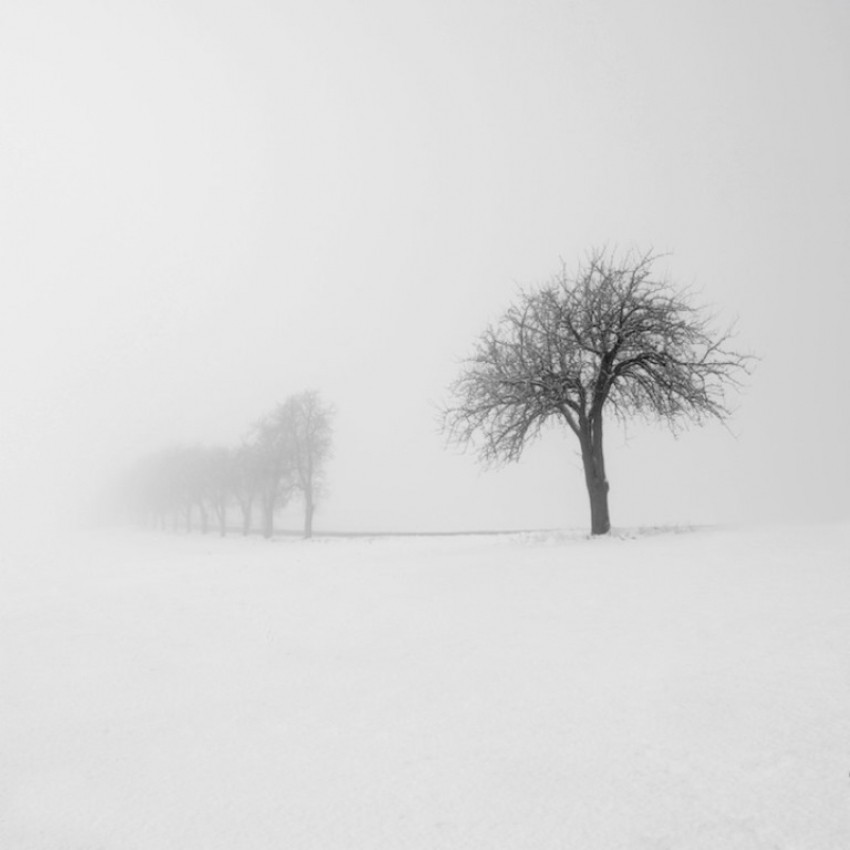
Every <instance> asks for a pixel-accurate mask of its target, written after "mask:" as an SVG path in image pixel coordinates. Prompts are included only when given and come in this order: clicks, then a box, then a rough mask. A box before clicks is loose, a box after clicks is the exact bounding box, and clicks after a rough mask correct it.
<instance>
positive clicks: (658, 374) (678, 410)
mask: <svg viewBox="0 0 850 850" xmlns="http://www.w3.org/2000/svg"><path fill="white" fill-rule="evenodd" d="M656 260H657V257H656V255H654V254H652V253H647V254H634V253H629V254H626V255H625V256H623V257H622V258H621V259H618V257H617V256H616V255H615V253H613V252H609V251H607V250H596V251H594V252H593V253H592V254H591V255H590V258H589V260H588V262H587V263H586V265H584V266H581V267H580V268H579V270H578V273H577V274H576V276H575V277H570V276H569V275H568V274H567V273H566V271H565V270H562V271H561V272H560V273H559V274H558V275H557V276H556V277H555V278H554V279H553V280H552V281H551V283H549V284H548V285H546V286H543V287H541V288H539V289H537V290H533V291H527V292H524V293H522V294H521V295H520V297H519V299H518V301H517V303H516V304H515V305H514V306H512V307H510V308H509V309H508V310H507V312H506V313H505V314H504V315H503V316H502V318H501V319H500V320H499V321H498V322H497V323H496V324H495V325H493V326H491V327H490V328H488V329H487V330H486V331H485V332H484V333H483V335H482V336H481V337H480V339H479V340H478V343H477V345H476V347H475V350H474V353H473V355H472V356H471V357H470V358H469V359H468V361H467V362H466V365H465V368H464V369H463V371H462V373H461V375H460V377H459V378H458V379H457V380H456V381H455V383H454V384H453V385H452V388H451V401H450V403H449V404H448V405H447V406H446V408H445V409H444V411H443V426H444V429H445V430H446V432H447V433H448V435H449V437H450V439H452V440H453V441H455V442H457V443H459V444H461V445H463V446H470V445H471V446H474V447H476V448H477V450H478V453H479V455H480V456H481V458H482V459H483V460H484V461H486V462H496V461H502V462H505V461H514V460H517V459H518V458H519V457H520V455H521V454H522V451H523V449H524V448H525V446H526V444H527V443H528V442H529V441H530V440H531V439H532V438H534V437H536V436H537V435H538V433H539V432H540V429H541V427H542V426H543V424H544V423H545V422H547V421H549V420H550V419H554V420H556V421H560V422H562V423H564V424H565V425H566V426H567V427H568V428H569V429H570V430H571V431H572V432H573V433H574V434H575V436H576V438H577V439H578V442H579V446H580V449H581V458H582V463H583V467H584V478H585V484H586V486H587V491H588V496H589V500H590V515H591V533H592V534H605V533H607V532H608V531H609V530H610V528H611V522H610V517H609V512H608V487H609V485H608V478H607V476H606V473H605V458H604V453H603V445H602V433H603V413H604V411H606V410H608V411H610V412H611V413H612V414H613V415H614V416H615V417H617V418H618V419H621V420H625V419H628V418H630V417H632V416H635V415H641V416H645V417H649V418H657V419H661V420H664V421H666V422H667V423H668V424H669V425H670V426H671V427H673V428H675V427H676V426H677V425H678V424H679V423H680V422H682V421H683V420H690V421H693V422H696V423H697V424H701V423H702V422H704V421H705V420H707V419H717V420H721V421H722V420H725V419H726V418H727V416H728V415H729V412H730V411H729V408H728V406H727V404H726V397H725V389H726V387H728V386H729V385H732V386H737V385H739V379H740V377H741V376H742V375H743V374H744V373H745V372H746V371H747V368H748V365H749V363H750V361H751V360H752V358H751V357H750V356H748V355H745V354H740V353H737V352H735V351H734V350H732V349H730V347H729V344H730V340H731V335H730V332H728V331H727V332H718V331H716V330H715V329H714V328H713V326H712V321H711V317H710V316H708V315H706V314H705V312H704V311H703V310H702V309H700V308H697V307H694V306H692V305H690V304H689V303H688V302H687V300H686V299H685V298H684V297H683V296H682V295H680V294H679V293H678V292H677V291H676V290H675V289H674V288H673V287H671V286H670V285H669V284H668V283H667V282H665V281H664V280H661V279H659V278H658V277H656V276H655V275H654V273H653V265H654V264H655V262H656Z"/></svg>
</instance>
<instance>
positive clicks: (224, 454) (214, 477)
mask: <svg viewBox="0 0 850 850" xmlns="http://www.w3.org/2000/svg"><path fill="white" fill-rule="evenodd" d="M204 455H205V475H204V479H205V480H204V482H203V483H204V485H205V486H204V490H205V496H206V501H207V502H208V504H209V505H210V507H211V508H212V511H213V514H214V515H215V518H216V520H217V522H218V533H219V534H220V535H221V536H222V537H224V536H225V535H226V534H227V506H228V504H229V502H230V500H231V498H232V497H233V493H234V477H235V470H234V467H235V464H234V454H233V452H232V451H231V450H230V449H228V448H227V447H225V446H214V447H213V448H209V449H206V450H205V452H204Z"/></svg>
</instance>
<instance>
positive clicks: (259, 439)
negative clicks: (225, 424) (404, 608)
mask: <svg viewBox="0 0 850 850" xmlns="http://www.w3.org/2000/svg"><path fill="white" fill-rule="evenodd" d="M332 417H333V411H332V409H331V408H330V406H328V405H327V404H325V403H324V402H323V400H322V398H321V396H320V395H319V393H318V392H316V391H314V390H308V391H306V392H302V393H298V394H296V395H292V396H289V398H287V399H286V400H285V401H284V402H282V403H281V404H279V405H277V407H275V408H274V410H272V411H271V412H270V413H268V414H266V415H265V416H263V417H262V418H261V419H260V420H259V421H257V422H256V423H255V424H254V425H253V426H252V427H251V428H250V430H249V432H248V434H247V435H246V437H245V438H244V439H243V440H242V442H241V444H240V445H239V446H237V447H228V446H185V445H174V446H169V447H167V448H164V449H162V450H160V451H158V452H155V453H153V454H150V455H148V456H147V457H144V458H142V459H140V460H139V461H138V462H137V463H136V465H135V466H134V468H133V469H132V470H131V471H130V472H129V473H128V474H127V475H126V476H125V478H124V479H123V481H122V483H121V485H120V488H121V495H122V502H123V503H124V504H125V505H126V506H127V507H128V508H129V509H130V510H131V511H132V512H133V513H134V514H135V516H136V517H137V518H138V519H139V520H140V521H142V522H144V523H145V524H147V525H151V526H153V527H156V528H163V529H165V528H169V527H171V528H174V529H175V530H176V529H179V528H184V527H185V528H186V530H188V531H191V530H192V528H194V527H196V526H195V517H196V516H197V519H198V523H197V527H198V528H199V529H200V530H201V531H202V532H205V533H206V532H208V531H209V530H210V527H211V526H212V527H217V528H218V531H219V534H221V535H222V536H224V535H225V534H227V530H228V519H229V516H230V514H231V511H232V510H234V509H237V510H238V514H239V517H240V525H241V530H242V533H243V534H245V535H247V534H250V533H251V532H252V531H253V529H254V523H255V519H256V516H257V512H258V511H259V517H260V521H261V530H262V533H263V535H264V536H265V537H267V538H270V537H272V536H273V534H274V521H275V515H276V514H277V513H278V512H279V511H280V510H281V509H282V508H283V507H284V506H285V505H286V504H288V503H289V502H290V500H291V499H292V498H293V497H295V496H298V497H300V500H301V502H302V505H303V509H304V536H305V537H311V536H312V534H313V517H314V514H315V512H316V506H317V503H318V501H319V499H320V497H321V495H322V493H323V489H324V488H323V485H324V472H325V466H326V462H327V460H328V457H329V455H330V450H331V438H332Z"/></svg>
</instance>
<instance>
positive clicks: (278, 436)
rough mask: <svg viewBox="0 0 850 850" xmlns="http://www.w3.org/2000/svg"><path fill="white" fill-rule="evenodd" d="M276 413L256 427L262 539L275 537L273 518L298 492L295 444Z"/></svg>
mask: <svg viewBox="0 0 850 850" xmlns="http://www.w3.org/2000/svg"><path fill="white" fill-rule="evenodd" d="M288 436H289V435H288V434H287V433H286V429H285V428H284V427H282V423H281V422H280V421H279V417H278V415H277V412H275V413H273V414H271V415H269V416H266V417H264V418H263V419H262V420H260V422H259V423H258V424H257V425H256V426H255V429H254V440H253V446H254V450H255V451H256V453H257V463H258V472H259V482H258V483H259V494H260V506H261V507H262V515H263V516H262V519H263V537H265V538H267V539H270V538H271V537H273V536H274V516H275V513H276V511H277V510H278V509H279V508H282V507H284V506H285V505H286V503H287V502H288V501H289V499H290V497H291V495H292V491H293V490H294V488H295V479H294V476H295V464H294V460H293V456H292V444H291V441H290V440H289V438H288Z"/></svg>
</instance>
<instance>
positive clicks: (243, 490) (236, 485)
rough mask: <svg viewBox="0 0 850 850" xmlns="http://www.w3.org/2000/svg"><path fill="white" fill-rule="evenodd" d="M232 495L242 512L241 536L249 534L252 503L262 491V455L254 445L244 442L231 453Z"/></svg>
mask: <svg viewBox="0 0 850 850" xmlns="http://www.w3.org/2000/svg"><path fill="white" fill-rule="evenodd" d="M232 485H233V495H234V497H235V499H236V502H237V504H238V505H239V510H240V511H241V512H242V534H243V535H248V534H250V533H251V524H252V520H253V514H254V503H255V502H256V501H257V499H258V498H260V497H261V494H262V491H263V469H262V455H261V453H260V450H259V448H258V446H257V445H256V444H253V443H250V442H245V443H243V444H242V445H241V446H239V448H238V449H236V451H235V452H234V453H233V477H232Z"/></svg>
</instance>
